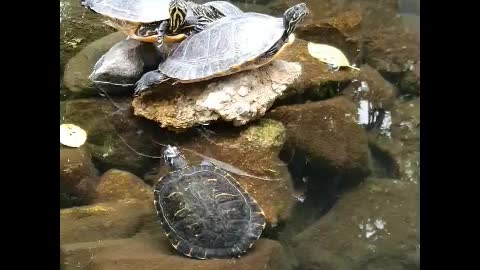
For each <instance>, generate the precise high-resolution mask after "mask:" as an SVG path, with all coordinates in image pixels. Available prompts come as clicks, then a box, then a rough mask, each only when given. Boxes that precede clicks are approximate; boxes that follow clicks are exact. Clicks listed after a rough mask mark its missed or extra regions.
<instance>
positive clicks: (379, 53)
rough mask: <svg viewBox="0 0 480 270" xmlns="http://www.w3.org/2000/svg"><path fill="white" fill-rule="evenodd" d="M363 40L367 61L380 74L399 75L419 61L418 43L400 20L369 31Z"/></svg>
mask: <svg viewBox="0 0 480 270" xmlns="http://www.w3.org/2000/svg"><path fill="white" fill-rule="evenodd" d="M364 41H365V49H366V61H367V63H368V64H369V65H370V66H372V67H374V68H376V69H377V70H379V71H380V73H382V74H387V75H389V76H401V75H403V73H404V72H406V71H407V70H409V69H410V68H411V65H412V64H413V65H415V63H416V62H418V61H420V48H419V44H418V42H417V40H416V39H415V36H414V35H413V34H410V33H407V32H405V31H404V30H403V26H402V25H401V22H396V23H394V24H392V25H391V26H388V27H382V28H379V29H376V30H372V31H369V32H368V33H366V34H365V37H364Z"/></svg>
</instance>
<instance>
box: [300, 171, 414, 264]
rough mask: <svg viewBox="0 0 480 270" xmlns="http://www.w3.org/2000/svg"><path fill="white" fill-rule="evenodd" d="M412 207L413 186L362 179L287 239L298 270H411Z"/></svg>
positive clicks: (389, 181) (386, 180) (412, 251)
mask: <svg viewBox="0 0 480 270" xmlns="http://www.w3.org/2000/svg"><path fill="white" fill-rule="evenodd" d="M418 203H419V190H418V185H416V184H413V183H408V182H402V181H396V180H391V179H368V180H367V181H365V182H364V183H363V184H362V185H361V186H360V187H359V188H358V189H357V190H354V191H351V192H349V193H346V194H344V195H343V196H341V197H340V199H339V200H338V202H337V204H336V205H335V206H334V208H333V209H332V210H331V211H330V213H329V214H327V215H325V216H324V217H322V218H321V219H320V220H318V221H317V222H316V223H314V224H313V225H311V226H310V227H309V228H307V229H306V230H304V231H302V232H301V233H299V234H298V235H297V236H295V237H294V238H293V240H292V243H293V250H294V253H295V255H296V256H297V259H298V261H299V262H300V268H302V269H311V270H316V269H319V270H320V269H417V267H416V262H415V260H414V259H413V257H414V256H411V255H410V254H415V253H416V250H417V248H418V247H419V224H418V222H419V216H418V209H419V208H418V207H419V205H418ZM380 263H382V264H380ZM380 265H381V266H382V267H380V268H378V266H380Z"/></svg>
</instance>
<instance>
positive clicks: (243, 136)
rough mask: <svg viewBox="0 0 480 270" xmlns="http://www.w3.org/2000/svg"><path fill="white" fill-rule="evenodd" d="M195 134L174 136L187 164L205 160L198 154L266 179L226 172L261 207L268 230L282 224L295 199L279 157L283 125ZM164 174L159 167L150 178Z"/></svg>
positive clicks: (262, 123)
mask: <svg viewBox="0 0 480 270" xmlns="http://www.w3.org/2000/svg"><path fill="white" fill-rule="evenodd" d="M198 131H199V132H198V133H197V134H185V135H183V136H182V135H177V136H176V138H175V140H176V141H177V142H178V143H177V145H178V146H179V147H180V150H182V154H183V155H184V156H185V157H186V159H187V160H188V162H189V164H199V163H200V162H201V161H202V160H203V159H204V158H203V157H201V156H199V155H198V154H202V155H204V156H207V157H209V158H213V159H215V160H218V161H221V162H223V163H227V164H228V165H229V166H233V167H235V168H236V169H239V170H241V171H243V172H245V173H248V174H250V175H253V176H257V177H262V178H266V180H262V179H256V178H252V177H248V176H242V175H238V174H236V173H232V172H229V173H230V174H231V175H232V176H233V177H234V178H235V179H236V180H237V181H238V182H239V184H240V185H241V186H242V187H243V188H244V189H246V190H247V192H249V193H250V194H251V195H252V196H253V197H254V198H255V200H256V201H257V202H258V203H259V204H260V206H261V207H262V208H263V210H264V212H265V215H266V220H267V230H270V229H272V228H274V227H276V226H277V225H279V224H282V223H283V222H285V221H286V220H287V219H288V218H289V216H290V211H291V209H292V206H293V204H294V203H295V199H294V197H293V196H292V189H291V179H290V175H289V172H288V169H287V167H286V166H285V164H284V163H283V162H282V161H281V160H280V159H279V158H278V153H279V152H280V150H281V148H282V146H283V143H284V141H285V138H286V134H285V128H284V127H283V125H282V124H281V123H280V122H277V121H273V120H267V119H262V120H260V121H258V122H255V123H251V124H249V125H248V126H247V127H243V128H238V129H231V128H222V127H218V128H215V127H211V128H208V129H199V130H198ZM189 150H193V151H194V152H192V151H189ZM197 153H198V154H197ZM223 169H226V170H227V171H228V170H229V168H223ZM167 171H168V170H167V167H166V166H162V167H161V169H160V171H159V172H158V174H157V175H156V176H154V177H152V179H154V181H155V182H156V181H157V180H158V179H159V178H160V177H161V176H162V175H163V174H165V173H166V172H167ZM268 180H273V181H268Z"/></svg>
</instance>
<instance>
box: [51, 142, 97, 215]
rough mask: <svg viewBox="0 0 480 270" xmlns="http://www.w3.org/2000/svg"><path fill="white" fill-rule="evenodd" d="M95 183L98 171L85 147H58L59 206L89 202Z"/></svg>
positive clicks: (93, 194) (92, 196)
mask: <svg viewBox="0 0 480 270" xmlns="http://www.w3.org/2000/svg"><path fill="white" fill-rule="evenodd" d="M97 183H98V172H97V170H96V168H95V166H94V165H93V163H92V161H91V157H90V154H89V153H88V152H87V151H86V149H85V148H83V147H82V148H63V147H62V148H60V194H61V195H60V198H61V207H69V206H72V205H81V204H86V203H88V202H90V201H91V200H92V199H94V198H95V196H96V194H95V187H96V185H97Z"/></svg>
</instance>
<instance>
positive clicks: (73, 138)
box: [60, 124, 87, 147]
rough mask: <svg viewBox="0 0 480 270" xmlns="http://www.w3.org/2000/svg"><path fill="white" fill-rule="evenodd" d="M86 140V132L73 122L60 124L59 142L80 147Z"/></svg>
mask: <svg viewBox="0 0 480 270" xmlns="http://www.w3.org/2000/svg"><path fill="white" fill-rule="evenodd" d="M86 140H87V132H86V131H85V130H83V129H82V128H80V127H78V126H76V125H73V124H62V125H60V143H61V144H63V145H66V146H70V147H80V146H82V145H83V144H84V143H85V141H86Z"/></svg>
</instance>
